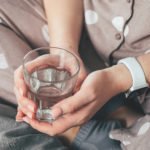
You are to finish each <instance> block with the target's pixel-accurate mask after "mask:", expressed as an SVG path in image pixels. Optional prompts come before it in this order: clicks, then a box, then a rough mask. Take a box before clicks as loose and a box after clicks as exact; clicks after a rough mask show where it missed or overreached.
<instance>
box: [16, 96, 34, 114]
mask: <svg viewBox="0 0 150 150" xmlns="http://www.w3.org/2000/svg"><path fill="white" fill-rule="evenodd" d="M18 104H19V106H20V109H22V108H24V109H26V110H25V111H31V112H33V113H35V112H36V111H37V105H36V103H35V102H34V101H33V100H30V99H28V98H26V97H20V98H19V100H18Z"/></svg>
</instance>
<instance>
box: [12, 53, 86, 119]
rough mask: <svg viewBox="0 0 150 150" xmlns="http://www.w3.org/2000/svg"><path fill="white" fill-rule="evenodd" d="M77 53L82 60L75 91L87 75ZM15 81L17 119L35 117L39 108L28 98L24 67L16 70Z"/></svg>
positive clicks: (33, 64)
mask: <svg viewBox="0 0 150 150" xmlns="http://www.w3.org/2000/svg"><path fill="white" fill-rule="evenodd" d="M74 54H75V53H74ZM75 55H76V56H77V58H78V60H79V62H80V72H79V75H78V78H77V82H76V86H75V90H74V92H75V91H77V90H79V88H80V85H81V83H82V82H83V80H84V79H85V77H86V75H87V72H86V69H85V67H84V64H83V62H82V60H81V59H80V57H79V55H78V53H76V54H75ZM45 59H47V58H46V57H45V58H44V63H45V62H47V63H48V61H46V60H45ZM36 61H37V60H35V61H33V62H32V65H31V67H30V69H31V70H32V68H34V66H35V65H37V63H36ZM39 63H43V59H38V64H39ZM53 63H54V62H53ZM14 81H15V87H14V91H15V94H16V97H17V101H18V112H17V115H16V120H17V121H22V118H23V117H24V116H26V115H27V116H29V117H30V118H35V112H36V110H37V106H36V104H35V103H34V102H33V100H31V99H29V98H28V95H30V93H29V91H28V89H27V86H26V84H25V81H24V77H23V70H22V67H19V68H18V69H17V70H16V71H15V74H14Z"/></svg>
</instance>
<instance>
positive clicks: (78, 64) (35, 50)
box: [22, 46, 80, 83]
mask: <svg viewBox="0 0 150 150" xmlns="http://www.w3.org/2000/svg"><path fill="white" fill-rule="evenodd" d="M50 48H55V49H60V50H62V51H65V52H67V53H69V54H70V55H72V56H73V57H74V58H75V60H76V61H77V66H78V69H77V71H76V72H75V73H74V74H73V75H71V76H70V77H69V78H67V79H64V80H59V81H46V80H39V79H38V78H36V77H33V76H32V75H30V74H29V73H28V71H27V69H26V67H25V59H26V58H27V56H28V55H30V54H31V53H33V52H37V51H39V50H42V49H45V50H46V49H50ZM22 66H23V74H25V73H24V72H25V71H26V72H27V73H28V76H29V77H30V78H33V79H36V80H38V81H40V82H43V83H60V82H65V81H68V80H71V79H72V78H74V77H75V76H76V75H78V73H79V71H80V62H79V60H78V58H77V56H76V55H75V54H73V53H72V52H70V51H69V50H66V49H64V48H61V47H54V46H52V47H39V48H35V49H31V50H30V51H29V52H28V53H27V54H25V56H24V57H23V65H22ZM24 70H25V71H24Z"/></svg>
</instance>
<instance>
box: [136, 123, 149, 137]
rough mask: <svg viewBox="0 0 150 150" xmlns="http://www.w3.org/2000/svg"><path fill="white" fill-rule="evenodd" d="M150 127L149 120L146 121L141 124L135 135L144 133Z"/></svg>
mask: <svg viewBox="0 0 150 150" xmlns="http://www.w3.org/2000/svg"><path fill="white" fill-rule="evenodd" d="M149 128H150V122H146V123H144V124H143V125H142V127H141V128H140V129H139V132H138V134H137V135H143V134H145V133H146V132H147V131H148V130H149Z"/></svg>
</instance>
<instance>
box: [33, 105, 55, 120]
mask: <svg viewBox="0 0 150 150" xmlns="http://www.w3.org/2000/svg"><path fill="white" fill-rule="evenodd" d="M36 118H37V119H38V120H39V121H44V122H53V121H54V119H53V118H52V115H51V109H48V108H47V109H38V110H37V113H36Z"/></svg>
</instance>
